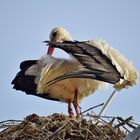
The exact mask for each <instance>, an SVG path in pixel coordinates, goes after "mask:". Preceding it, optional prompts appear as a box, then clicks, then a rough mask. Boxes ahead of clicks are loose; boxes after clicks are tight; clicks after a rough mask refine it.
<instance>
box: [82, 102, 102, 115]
mask: <svg viewBox="0 0 140 140" xmlns="http://www.w3.org/2000/svg"><path fill="white" fill-rule="evenodd" d="M103 105H104V103H101V104H99V105H96V106H93V107H91V108H89V109H87V110H85V111H83V112H81V113H80V114H83V113H85V112H88V111H90V110H92V109H94V108H97V107H99V106H103Z"/></svg>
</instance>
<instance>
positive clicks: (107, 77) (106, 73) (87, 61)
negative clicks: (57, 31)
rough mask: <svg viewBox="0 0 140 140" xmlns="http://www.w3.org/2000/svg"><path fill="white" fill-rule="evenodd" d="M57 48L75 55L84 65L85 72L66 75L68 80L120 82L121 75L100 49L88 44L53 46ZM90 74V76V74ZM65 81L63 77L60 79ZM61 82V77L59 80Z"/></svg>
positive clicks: (58, 44) (76, 43)
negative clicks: (83, 79) (86, 78)
mask: <svg viewBox="0 0 140 140" xmlns="http://www.w3.org/2000/svg"><path fill="white" fill-rule="evenodd" d="M52 46H53V47H55V48H60V49H63V50H64V51H66V52H67V53H69V54H71V55H73V56H74V57H75V58H76V59H77V60H78V61H79V62H80V63H81V64H82V65H83V69H84V68H85V69H84V70H83V71H82V73H81V70H80V69H79V72H77V71H76V72H72V73H68V74H66V75H64V79H67V78H77V77H78V78H80V76H81V78H85V77H86V76H85V75H86V74H87V75H88V76H87V77H88V78H90V79H96V80H100V81H105V82H108V83H112V84H114V83H116V82H118V81H119V80H120V77H121V76H120V73H119V72H118V71H117V69H116V67H115V66H114V65H113V64H112V62H111V60H110V59H109V58H108V57H107V56H106V55H104V54H103V53H102V52H101V50H100V49H98V48H97V47H95V46H93V45H90V44H88V42H86V41H85V42H63V43H56V44H52ZM89 72H90V74H89ZM60 78H61V79H63V76H61V77H60ZM57 80H59V77H58V78H57Z"/></svg>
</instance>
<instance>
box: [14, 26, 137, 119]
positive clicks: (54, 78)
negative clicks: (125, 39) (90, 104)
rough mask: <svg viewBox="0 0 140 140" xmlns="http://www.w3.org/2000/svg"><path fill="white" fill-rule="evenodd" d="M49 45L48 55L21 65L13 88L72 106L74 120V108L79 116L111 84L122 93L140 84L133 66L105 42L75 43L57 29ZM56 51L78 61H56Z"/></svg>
mask: <svg viewBox="0 0 140 140" xmlns="http://www.w3.org/2000/svg"><path fill="white" fill-rule="evenodd" d="M47 42H48V41H47ZM48 43H49V48H48V53H47V54H46V55H44V56H42V57H41V58H40V59H39V60H28V61H24V62H22V63H21V65H20V69H21V71H20V72H19V73H18V74H17V76H16V77H15V79H14V80H13V81H12V84H14V88H15V89H17V90H21V91H24V92H25V93H27V94H31V95H35V96H39V97H43V98H46V99H50V100H56V101H62V102H66V103H68V113H69V115H70V116H73V114H74V113H73V112H72V107H71V104H73V105H74V108H75V111H76V114H77V116H79V115H80V113H79V110H78V106H79V103H80V102H81V101H82V99H83V98H84V97H86V96H89V95H90V94H92V93H94V92H95V91H96V90H98V89H100V88H102V87H104V86H106V85H107V83H111V84H114V88H115V89H117V90H120V89H122V88H128V87H129V86H133V85H135V84H136V82H137V71H136V69H135V68H134V66H133V65H132V63H130V62H129V61H128V60H127V59H126V58H125V57H124V56H123V55H121V54H120V53H119V52H118V51H117V50H115V49H114V48H111V47H110V46H109V45H108V44H107V43H106V42H104V41H83V42H78V41H72V38H71V36H70V34H69V33H68V32H67V31H66V30H65V29H63V28H54V29H53V30H52V31H51V33H50V41H49V42H48ZM54 48H61V49H63V50H64V51H66V52H68V53H69V54H71V55H73V56H74V57H75V58H71V59H69V60H68V59H57V58H54V57H52V56H51V55H52V53H53V51H54ZM124 66H125V67H124Z"/></svg>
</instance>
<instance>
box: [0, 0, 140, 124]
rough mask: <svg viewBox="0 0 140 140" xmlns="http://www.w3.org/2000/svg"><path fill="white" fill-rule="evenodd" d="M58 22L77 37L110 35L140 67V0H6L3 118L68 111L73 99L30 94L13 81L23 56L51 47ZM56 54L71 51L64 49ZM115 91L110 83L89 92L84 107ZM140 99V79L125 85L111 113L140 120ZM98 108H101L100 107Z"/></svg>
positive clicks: (1, 29) (1, 36) (0, 33)
mask: <svg viewBox="0 0 140 140" xmlns="http://www.w3.org/2000/svg"><path fill="white" fill-rule="evenodd" d="M58 26H61V27H64V28H66V29H67V30H68V31H69V32H70V33H71V36H72V38H73V39H74V40H89V39H105V40H106V41H107V42H108V43H109V44H110V45H111V46H113V47H114V48H116V49H118V50H119V51H120V52H121V53H122V54H124V55H125V56H126V57H127V58H128V59H129V60H131V61H132V62H133V64H134V65H135V67H136V68H137V69H138V71H140V62H139V61H140V1H139V0H123V1H122V0H117V1H115V0H106V1H103V0H86V1H81V0H76V1H75V0H71V1H66V0H59V1H55V0H50V1H49V0H40V1H38V0H30V1H28V0H24V1H19V0H12V1H10V0H0V64H1V66H0V67H1V69H0V88H1V91H0V121H2V120H7V119H23V118H24V117H25V116H27V115H29V114H32V113H36V114H39V115H49V114H52V113H64V114H67V104H65V103H60V102H53V101H49V100H44V99H40V98H38V97H34V96H28V95H26V94H24V93H23V92H20V91H16V90H14V89H12V86H11V84H10V83H11V81H12V79H13V78H14V77H15V75H16V73H17V72H18V71H19V64H20V62H22V61H24V60H27V59H38V58H39V57H40V56H41V55H43V54H44V53H46V51H47V47H46V46H45V45H44V44H43V43H41V42H42V41H43V40H47V39H48V36H49V33H50V30H51V29H52V28H54V27H58ZM55 56H56V57H62V56H63V57H67V55H66V54H65V53H64V52H63V51H60V50H57V51H56V53H55ZM112 91H113V89H112V85H110V87H109V89H107V90H101V91H98V92H97V93H95V94H93V95H91V96H89V97H88V98H85V99H84V101H83V102H82V103H81V107H82V109H83V110H85V109H87V108H90V107H91V106H94V105H97V104H100V103H102V102H105V101H106V100H107V99H108V97H109V96H110V94H111V92H112ZM139 99H140V84H138V85H136V86H134V87H132V88H130V89H128V90H122V91H121V92H119V93H118V95H117V97H116V98H115V100H114V101H113V103H112V104H111V106H110V107H109V109H108V110H107V112H106V115H111V116H122V117H124V118H125V117H129V116H133V117H134V119H135V121H136V122H138V123H140V120H139V118H140V111H139V106H140V102H139ZM94 111H95V113H97V114H98V112H99V109H95V110H94Z"/></svg>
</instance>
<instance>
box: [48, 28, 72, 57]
mask: <svg viewBox="0 0 140 140" xmlns="http://www.w3.org/2000/svg"><path fill="white" fill-rule="evenodd" d="M49 37H50V41H51V42H52V43H57V42H63V41H72V38H71V36H70V34H69V33H68V32H67V31H66V30H65V29H64V28H62V27H57V28H54V29H53V30H52V31H51V33H50V36H49ZM53 51H54V48H52V47H51V44H49V48H48V52H47V54H48V55H52V53H53Z"/></svg>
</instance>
